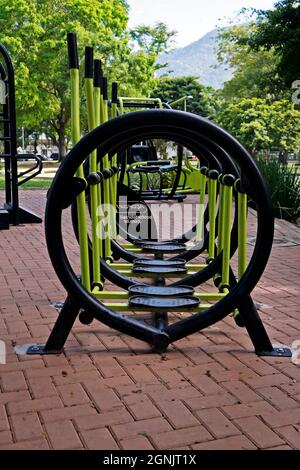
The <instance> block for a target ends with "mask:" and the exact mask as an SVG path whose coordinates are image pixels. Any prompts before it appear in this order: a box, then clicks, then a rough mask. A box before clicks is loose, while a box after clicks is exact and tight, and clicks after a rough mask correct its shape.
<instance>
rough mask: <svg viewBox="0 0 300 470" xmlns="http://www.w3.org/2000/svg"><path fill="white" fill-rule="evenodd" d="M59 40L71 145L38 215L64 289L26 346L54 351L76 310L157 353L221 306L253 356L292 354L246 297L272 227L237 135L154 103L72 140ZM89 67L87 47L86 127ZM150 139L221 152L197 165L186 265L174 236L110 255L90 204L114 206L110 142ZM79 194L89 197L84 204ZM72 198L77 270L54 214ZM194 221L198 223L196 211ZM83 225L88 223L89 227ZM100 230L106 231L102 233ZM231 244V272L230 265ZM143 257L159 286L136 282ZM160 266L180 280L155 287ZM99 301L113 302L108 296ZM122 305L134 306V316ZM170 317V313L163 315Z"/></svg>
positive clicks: (110, 236) (75, 123)
mask: <svg viewBox="0 0 300 470" xmlns="http://www.w3.org/2000/svg"><path fill="white" fill-rule="evenodd" d="M68 38H69V61H70V69H71V70H70V73H71V83H72V96H73V99H72V138H73V142H74V143H76V142H77V143H76V145H74V147H73V149H72V150H71V151H70V153H69V154H68V155H67V157H66V158H65V159H64V161H63V162H62V164H61V166H60V168H59V170H58V172H57V174H56V176H55V178H54V181H53V184H52V186H51V188H50V190H49V193H48V199H47V207H46V215H45V229H46V241H47V247H48V251H49V255H50V258H51V261H52V264H53V267H54V269H55V271H56V273H57V275H58V277H59V279H60V281H61V282H62V284H63V286H64V287H65V289H66V290H67V292H68V297H67V299H66V301H65V303H64V306H63V308H62V310H61V312H60V314H59V316H58V319H57V321H56V323H55V326H54V328H53V330H52V332H51V334H50V337H49V339H48V341H47V343H46V345H45V346H42V345H33V346H31V347H30V348H29V349H28V351H27V353H28V354H57V353H60V352H61V351H62V348H63V346H64V344H65V341H66V339H67V337H68V335H69V333H70V331H71V328H72V326H73V324H74V322H75V320H76V318H77V317H78V315H79V319H80V320H81V321H82V323H85V324H88V323H90V322H91V321H92V320H93V319H97V320H99V321H101V322H103V323H105V324H106V325H108V326H110V327H112V328H115V329H117V330H119V331H120V332H122V333H125V334H129V335H131V336H133V337H135V338H138V339H140V340H142V341H145V342H147V343H149V344H151V345H152V346H153V347H154V348H155V349H156V350H158V351H162V350H164V349H165V348H166V347H167V346H168V344H170V343H171V342H173V341H176V340H178V339H180V338H183V337H185V336H187V335H190V334H192V333H195V332H197V331H200V330H201V329H203V328H206V327H208V326H210V325H213V324H214V323H216V322H217V321H219V320H221V319H223V318H224V317H225V316H227V315H229V314H230V313H235V314H236V311H237V310H238V312H239V316H240V317H241V320H242V321H241V323H242V324H244V326H245V327H246V329H247V331H248V333H249V336H250V338H251V340H252V343H253V345H254V348H255V352H256V353H257V354H259V355H267V356H276V355H278V356H291V351H290V349H289V348H287V347H284V346H281V347H273V346H272V344H271V342H270V340H269V337H268V335H267V333H266V330H265V328H264V326H263V324H262V322H261V320H260V317H259V315H258V312H257V310H256V308H255V306H254V304H253V301H252V299H251V296H250V294H251V292H252V290H253V289H254V287H255V285H256V284H257V282H258V281H259V279H260V277H261V275H262V273H263V271H264V269H265V266H266V264H267V262H268V258H269V255H270V251H271V247H272V240H273V230H274V221H273V215H272V206H271V201H270V197H269V194H268V191H267V188H266V185H265V182H264V180H263V178H262V176H261V174H260V172H259V170H258V168H257V166H256V164H255V163H254V161H253V159H252V158H251V156H250V155H249V154H248V153H247V151H246V150H245V149H244V148H243V147H242V146H241V144H240V143H239V142H238V141H237V140H236V139H234V138H233V137H232V136H231V135H230V134H228V133H227V132H226V131H225V130H224V129H222V128H220V127H218V126H217V125H216V124H214V123H212V122H210V121H208V120H207V119H204V118H202V117H199V116H195V115H192V114H189V113H182V112H178V111H170V110H161V109H158V110H146V111H139V112H134V113H130V114H127V115H124V116H119V117H115V118H113V119H111V120H109V121H107V122H104V123H103V124H102V125H100V126H98V127H96V128H95V129H93V130H90V132H89V133H88V134H87V135H86V136H85V137H83V138H81V139H79V137H80V131H79V106H78V103H79V70H78V58H77V49H76V37H75V36H74V35H69V36H68ZM92 65H93V60H92V50H91V49H87V50H86V68H85V83H86V90H87V101H88V113H89V127H90V128H93V127H94V126H95V125H96V124H97V115H99V113H98V111H97V109H99V108H100V107H99V100H100V101H101V97H99V92H98V90H95V89H96V88H98V87H97V80H95V82H94V84H93V67H92ZM98 67H99V66H98ZM95 69H97V66H96V67H95ZM94 85H95V86H94ZM100 94H101V93H100ZM104 96H105V95H104ZM104 101H105V100H104ZM92 110H94V111H93V112H92ZM93 118H94V122H93ZM149 138H151V139H152V138H161V139H173V140H174V141H175V142H176V143H178V144H179V145H182V146H185V147H186V148H189V149H191V150H192V151H193V152H194V153H195V155H201V154H202V153H203V148H205V149H206V150H207V156H208V155H210V154H211V156H212V155H213V157H214V158H215V159H217V160H218V159H220V162H219V163H220V166H219V168H220V170H219V171H218V170H216V169H208V168H205V167H202V170H201V175H202V176H203V178H202V184H203V181H204V182H205V185H207V186H208V188H209V194H208V213H209V214H208V219H209V229H208V249H207V251H208V258H207V264H204V265H197V264H191V265H188V264H185V260H184V259H183V261H180V262H179V259H178V258H177V256H184V255H185V254H186V253H187V252H190V251H191V250H190V249H187V247H186V246H184V245H182V244H179V243H175V242H173V243H169V244H168V243H167V242H165V243H161V242H158V243H150V244H149V243H148V244H147V243H146V242H141V243H140V246H139V247H138V248H137V247H135V248H133V249H135V250H138V252H139V253H145V252H146V253H149V254H150V255H151V254H154V255H155V256H156V259H151V258H144V259H137V262H136V264H135V265H133V266H128V264H127V265H124V263H115V261H114V259H113V247H114V243H115V244H116V243H117V242H116V238H117V235H116V224H115V223H114V221H113V217H112V216H111V214H109V218H108V220H109V222H110V223H108V224H107V223H106V224H104V219H103V214H99V212H98V211H97V210H96V208H97V207H98V206H99V204H100V202H101V203H103V202H104V203H107V202H111V204H112V206H113V207H116V175H117V171H118V168H117V167H115V163H116V153H115V152H116V149H117V148H125V147H126V146H127V147H128V145H131V144H132V142H131V141H130V140H132V141H134V140H135V141H142V140H144V139H149ZM226 156H227V157H226ZM226 159H227V160H226ZM221 160H222V161H223V163H224V162H225V163H226V164H227V165H228V164H229V162H232V164H233V165H234V168H233V169H234V170H235V172H234V173H233V174H231V173H227V172H225V173H223V170H225V169H226V165H222V161H221ZM211 161H213V159H211ZM85 162H88V165H89V173H88V175H87V176H86V175H85V174H84V163H85ZM204 187H205V186H204ZM204 187H203V188H204ZM233 194H234V195H235V201H236V202H235V204H233ZM86 197H88V200H89V203H88V206H87V205H86ZM200 197H202V198H203V197H205V191H202V193H200ZM248 197H250V198H251V199H252V201H253V203H255V205H256V210H257V234H256V240H255V247H254V250H253V253H252V255H251V256H250V260H249V262H248V263H247V259H246V254H247V253H246V236H247V199H248ZM75 201H76V204H75ZM72 204H73V212H75V210H74V208H76V216H77V217H76V218H75V219H76V220H75V221H74V229H75V232H76V233H77V236H78V240H79V249H80V264H81V273H80V276H78V274H77V273H76V272H75V271H74V269H73V268H72V266H71V264H70V261H69V260H68V258H67V255H66V252H65V248H64V240H63V235H62V214H63V211H64V210H65V209H67V208H68V207H70V206H71V205H72ZM233 211H234V212H235V215H237V217H238V223H237V234H236V235H237V242H236V241H235V240H233V238H234V237H233V232H234V226H235V222H234V223H233V224H232V223H231V220H232V216H233ZM89 214H90V215H89ZM89 217H90V222H89ZM199 220H200V224H202V223H203V219H201V218H200V219H199ZM199 220H198V224H199ZM89 223H90V224H91V229H88V225H89ZM103 228H104V230H103ZM198 228H199V226H198ZM89 233H90V236H89ZM103 235H107V236H105V237H104V240H103ZM120 246H121V245H120ZM236 247H237V264H238V275H237V279H235V277H234V275H233V271H232V269H231V266H230V260H231V258H232V256H233V254H234V252H235V248H236ZM127 248H130V246H129V247H124V246H123V247H122V249H123V250H124V252H125V253H127V251H129V250H128V249H127ZM174 252H175V253H177V256H176V257H175V258H173V259H172V260H171V261H169V260H165V259H163V257H164V256H165V255H166V254H172V253H174ZM144 256H145V255H144ZM124 259H125V258H124ZM164 261H165V266H164V265H163V264H164ZM168 263H169V265H168ZM147 265H148V266H149V267H150V271H149V275H151V276H154V279H155V280H156V281H158V282H159V284H160V285H149V284H148V285H146V284H142V283H141V282H138V281H137V280H136V278H137V277H138V276H139V274H140V273H139V272H137V271H139V270H138V268H139V267H142V268H143V273H142V276H143V277H147ZM160 267H162V268H166V267H167V269H170V267H172V269H174V271H173V272H171V273H170V272H169V271H167V277H169V278H176V277H179V278H180V280H177V281H176V282H175V283H173V284H170V285H164V282H161V278H162V277H163V274H164V273H163V272H159V269H158V268H160ZM154 268H155V269H154ZM153 269H154V271H153ZM157 269H158V271H157ZM177 269H179V272H178V271H177ZM153 273H154V274H153ZM203 273H205V275H204V279H203ZM103 278H108V279H110V280H113V281H114V279H115V281H116V282H115V283H116V284H118V285H121V286H122V287H123V289H124V290H123V291H120V292H108V291H104V290H103ZM208 279H213V280H214V282H215V284H216V285H217V286H218V289H219V291H218V292H213V293H211V292H205V290H204V289H200V291H195V289H194V287H198V286H200V285H201V286H203V283H204V282H205V281H206V280H208ZM201 286H200V287H201ZM203 287H204V286H203ZM108 300H114V302H107V301H108ZM124 300H125V301H126V302H124ZM140 311H143V312H145V311H146V312H151V313H152V315H153V319H154V324H149V323H146V322H145V321H142V320H139V319H138V313H139V312H140ZM178 311H179V312H186V313H188V316H184V318H183V319H180V320H178V317H177V316H176V312H178ZM123 312H128V314H127V315H125V314H124V313H123ZM130 312H135V315H133V314H132V313H130ZM170 313H171V314H172V317H171V316H170ZM170 319H173V320H177V321H174V322H173V323H171V322H170V323H168V320H170Z"/></svg>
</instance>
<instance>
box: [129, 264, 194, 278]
mask: <svg viewBox="0 0 300 470" xmlns="http://www.w3.org/2000/svg"><path fill="white" fill-rule="evenodd" d="M132 273H133V274H136V275H139V276H142V275H145V276H147V275H148V276H155V275H157V276H178V275H181V274H186V273H187V268H184V267H179V268H178V267H176V266H175V267H172V266H134V267H133V268H132Z"/></svg>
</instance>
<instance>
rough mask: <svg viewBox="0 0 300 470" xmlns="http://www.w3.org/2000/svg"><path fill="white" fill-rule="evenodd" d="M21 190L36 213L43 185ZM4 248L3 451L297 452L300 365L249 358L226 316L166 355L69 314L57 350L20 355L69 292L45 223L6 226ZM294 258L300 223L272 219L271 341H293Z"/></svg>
mask: <svg viewBox="0 0 300 470" xmlns="http://www.w3.org/2000/svg"><path fill="white" fill-rule="evenodd" d="M21 196H22V199H23V200H24V206H25V205H26V206H27V207H30V208H31V209H32V210H34V211H35V212H36V213H39V214H43V210H44V203H45V192H43V191H26V192H21ZM0 198H1V196H0ZM25 203H26V204H25ZM65 237H66V248H67V250H68V252H69V253H70V257H71V259H74V260H75V259H76V257H75V255H76V252H77V247H76V243H75V242H74V238H73V234H72V228H71V226H70V224H69V225H68V226H67V228H66V230H65ZM283 238H284V241H285V242H286V243H282V240H281V239H283ZM280 241H281V243H280ZM282 245H284V246H282ZM0 256H1V264H0V338H1V340H3V341H5V343H6V347H7V363H6V364H5V365H0V449H114V450H117V449H131V450H132V449H147V450H152V449H191V450H203V449H300V366H297V365H295V364H293V363H292V361H291V360H290V359H286V358H266V357H264V358H259V357H257V356H256V355H254V354H253V352H252V345H251V342H250V340H249V338H248V335H247V333H246V332H245V330H243V329H241V328H238V327H237V326H236V325H235V323H234V322H233V320H232V319H231V318H230V317H227V318H226V319H225V320H223V321H222V322H221V323H218V324H216V325H214V326H213V327H210V328H208V329H207V330H204V331H202V332H201V333H197V334H194V335H192V336H190V337H188V338H185V339H183V340H181V341H178V342H177V343H176V344H175V345H173V346H171V347H170V349H169V350H168V352H167V353H166V354H164V355H162V356H161V355H158V354H153V353H151V351H150V350H149V348H148V347H147V345H145V344H144V343H142V342H139V341H138V340H135V339H132V338H129V337H127V336H125V335H122V334H119V333H118V332H116V331H114V330H111V329H109V328H108V327H106V326H104V325H102V324H100V323H97V322H94V323H93V324H92V325H91V326H83V325H81V324H80V323H79V322H76V325H75V327H74V328H73V330H72V333H71V335H70V337H69V339H68V341H67V344H66V348H65V354H63V355H60V356H45V357H40V356H31V357H30V356H17V355H16V354H15V352H14V346H15V345H16V344H18V345H20V344H28V343H33V342H37V343H43V342H45V340H46V339H47V337H48V335H49V332H50V330H51V327H52V325H53V323H54V321H55V318H56V317H57V311H56V309H55V308H54V307H53V306H52V304H53V303H54V302H57V301H62V300H64V298H65V292H64V289H63V288H62V286H61V284H60V282H59V281H58V279H57V277H56V274H55V272H54V271H53V268H52V266H51V263H50V261H49V258H48V254H47V250H46V247H45V241H44V232H43V226H42V225H35V226H24V227H12V228H11V229H10V230H9V231H1V232H0ZM299 266H300V229H297V228H296V227H294V226H291V225H290V224H287V223H285V222H277V231H276V243H275V245H274V248H273V252H272V256H271V259H270V262H269V265H268V268H267V270H266V272H265V274H264V276H263V278H262V279H261V281H260V283H259V286H257V288H256V289H255V292H254V299H255V301H256V302H257V303H258V304H260V314H261V315H262V318H263V321H264V323H265V325H266V327H267V330H268V333H269V335H270V337H271V339H272V341H273V343H285V344H288V345H291V344H292V343H293V341H295V340H300V312H299V310H300V296H299V289H300V276H299V271H300V268H299Z"/></svg>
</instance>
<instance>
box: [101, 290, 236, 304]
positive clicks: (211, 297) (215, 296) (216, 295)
mask: <svg viewBox="0 0 300 470" xmlns="http://www.w3.org/2000/svg"><path fill="white" fill-rule="evenodd" d="M225 290H226V291H227V292H225ZM227 293H228V289H224V292H195V293H194V294H193V295H194V296H195V297H198V298H199V299H200V300H205V301H206V302H210V301H211V302H213V301H215V300H220V299H222V298H223V297H225V296H226V295H227ZM92 294H93V295H94V296H95V297H96V298H97V299H99V300H105V299H120V300H121V299H128V298H129V293H128V292H125V291H100V290H99V289H98V290H97V289H93V291H92Z"/></svg>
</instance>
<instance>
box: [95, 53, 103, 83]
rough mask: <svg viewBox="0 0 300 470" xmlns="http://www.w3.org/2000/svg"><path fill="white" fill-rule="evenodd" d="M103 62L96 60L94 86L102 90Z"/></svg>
mask: <svg viewBox="0 0 300 470" xmlns="http://www.w3.org/2000/svg"><path fill="white" fill-rule="evenodd" d="M101 77H102V62H101V60H99V59H95V60H94V86H95V87H97V88H101Z"/></svg>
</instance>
